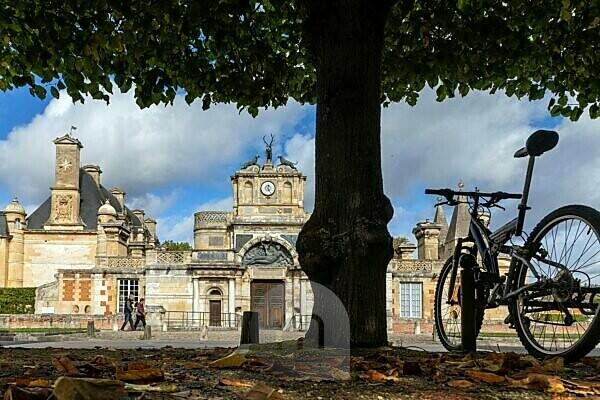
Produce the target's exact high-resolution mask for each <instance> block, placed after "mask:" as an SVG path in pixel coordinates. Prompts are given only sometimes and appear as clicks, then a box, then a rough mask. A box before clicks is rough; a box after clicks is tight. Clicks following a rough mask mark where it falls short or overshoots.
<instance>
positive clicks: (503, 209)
mask: <svg viewBox="0 0 600 400" xmlns="http://www.w3.org/2000/svg"><path fill="white" fill-rule="evenodd" d="M494 207H498V208H499V209H501V210H502V211H506V208H504V207H502V206H499V205H498V204H494Z"/></svg>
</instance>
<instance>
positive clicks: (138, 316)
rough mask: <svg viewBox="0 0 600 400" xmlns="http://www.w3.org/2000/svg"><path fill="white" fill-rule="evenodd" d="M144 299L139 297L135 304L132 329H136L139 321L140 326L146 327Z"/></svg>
mask: <svg viewBox="0 0 600 400" xmlns="http://www.w3.org/2000/svg"><path fill="white" fill-rule="evenodd" d="M144 302H145V301H144V299H140V301H138V302H137V303H136V305H135V324H134V325H133V330H137V326H138V324H139V323H140V322H141V323H142V327H143V328H146V310H145V309H144Z"/></svg>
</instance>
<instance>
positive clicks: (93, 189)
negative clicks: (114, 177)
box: [0, 169, 143, 231]
mask: <svg viewBox="0 0 600 400" xmlns="http://www.w3.org/2000/svg"><path fill="white" fill-rule="evenodd" d="M79 191H80V194H81V195H80V216H81V221H82V222H83V224H84V226H83V230H84V231H95V230H96V229H97V227H98V208H99V207H100V206H101V205H102V204H104V203H105V202H106V200H107V199H108V201H109V202H110V205H111V206H113V207H114V208H115V210H117V212H118V213H121V212H122V211H123V210H122V208H121V205H120V204H119V200H117V198H116V197H115V196H113V195H112V193H110V192H109V191H108V190H107V189H106V188H105V187H104V186H102V185H100V187H98V185H96V182H95V181H94V178H92V176H91V175H90V174H88V173H87V172H86V171H85V170H83V169H80V170H79ZM50 206H51V197H48V198H47V199H46V201H44V202H43V203H42V205H40V206H39V207H38V208H37V209H36V210H35V211H34V212H33V213H31V215H30V216H29V218H27V228H28V229H43V228H44V224H45V223H46V221H48V218H50ZM125 213H126V214H127V221H128V222H129V223H130V224H131V225H132V226H134V227H141V226H143V225H142V222H141V221H140V220H139V219H138V217H136V216H135V214H133V212H131V210H130V209H129V208H127V207H125ZM0 229H1V228H0Z"/></svg>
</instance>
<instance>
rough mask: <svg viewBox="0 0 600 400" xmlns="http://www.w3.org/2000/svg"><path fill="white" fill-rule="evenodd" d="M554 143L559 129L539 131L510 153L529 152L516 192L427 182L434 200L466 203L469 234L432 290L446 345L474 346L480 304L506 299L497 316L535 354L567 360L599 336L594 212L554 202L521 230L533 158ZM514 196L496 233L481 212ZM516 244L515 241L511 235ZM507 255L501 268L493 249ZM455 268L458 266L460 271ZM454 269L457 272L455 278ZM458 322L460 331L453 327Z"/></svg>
mask: <svg viewBox="0 0 600 400" xmlns="http://www.w3.org/2000/svg"><path fill="white" fill-rule="evenodd" d="M557 144H558V133H556V132H554V131H547V130H538V131H536V132H534V133H533V134H532V135H531V136H530V137H529V138H528V139H527V142H526V145H525V147H523V148H521V149H519V150H517V152H516V153H515V155H514V157H515V158H521V157H529V162H528V166H527V173H526V176H525V184H524V188H523V192H522V193H518V194H515V193H505V192H492V193H484V192H480V191H478V190H477V189H476V190H475V191H474V192H463V191H453V190H451V189H438V190H433V189H427V190H426V191H425V193H426V194H435V195H439V196H443V197H444V198H445V201H443V202H441V203H440V204H448V205H450V206H456V205H457V204H459V203H460V202H466V203H468V204H469V206H470V215H471V221H470V226H469V234H468V236H467V237H466V238H464V239H460V240H459V241H458V242H457V244H456V247H455V249H454V252H453V255H452V256H451V257H450V258H449V259H448V260H447V261H446V262H445V264H444V266H443V267H442V269H441V271H440V274H439V277H438V282H437V286H436V291H435V301H434V304H435V305H434V307H435V310H434V314H435V325H436V330H437V334H438V337H439V339H440V341H441V343H442V345H443V346H444V347H445V348H446V349H447V350H449V351H461V350H465V351H466V350H469V348H472V349H474V348H475V346H474V344H475V339H476V337H477V336H478V334H479V331H480V329H481V326H482V323H483V319H484V314H485V310H487V309H492V308H497V307H499V306H508V316H507V317H506V319H505V321H504V323H506V324H508V325H509V326H510V327H511V328H514V329H516V331H517V334H518V337H519V339H520V341H521V343H522V344H523V346H524V347H525V348H526V350H527V351H528V352H529V353H530V354H532V355H534V356H536V357H548V356H561V357H563V358H564V359H565V360H566V361H573V360H575V359H578V358H580V357H583V356H584V355H586V354H587V353H588V352H589V351H591V350H592V349H593V348H594V347H595V346H596V345H597V344H598V342H599V341H600V315H599V314H600V213H599V212H598V211H597V210H595V209H593V208H591V207H588V206H584V205H568V206H565V207H561V208H558V209H556V210H554V211H553V212H551V213H550V214H548V215H547V216H546V217H544V218H543V219H542V220H541V221H540V222H539V223H538V224H537V225H536V226H535V228H534V229H533V230H532V231H531V233H530V234H529V235H528V236H526V235H525V234H524V232H523V225H524V221H525V215H526V213H527V210H529V209H530V207H529V206H528V205H527V201H528V197H529V191H530V187H531V181H532V176H533V167H534V163H535V159H536V158H537V157H539V156H541V155H542V154H543V153H545V152H547V151H550V150H552V149H553V148H554V147H555V146H556V145H557ZM507 199H517V200H518V199H520V200H521V201H520V203H519V206H518V207H517V208H518V215H517V217H516V218H514V219H513V220H511V221H509V222H508V223H506V224H505V225H503V226H502V227H500V228H499V229H497V230H496V231H495V232H491V231H490V230H489V229H488V228H487V227H486V225H485V224H484V221H483V219H482V218H480V217H482V215H483V211H488V212H489V210H490V209H491V208H493V207H498V208H501V209H504V207H502V206H500V205H499V204H498V203H499V202H500V201H502V200H507ZM519 237H520V238H521V239H522V240H523V242H522V243H523V244H514V243H513V238H519ZM500 254H507V255H509V257H510V265H509V267H508V272H506V274H504V275H502V276H501V275H500V271H499V268H498V255H500ZM459 267H460V271H459ZM459 273H460V279H458V276H459ZM459 326H460V328H461V329H460V330H458V329H457V328H458V327H459Z"/></svg>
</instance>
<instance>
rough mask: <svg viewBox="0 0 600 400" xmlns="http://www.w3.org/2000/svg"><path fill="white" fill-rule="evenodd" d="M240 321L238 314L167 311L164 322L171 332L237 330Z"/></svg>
mask: <svg viewBox="0 0 600 400" xmlns="http://www.w3.org/2000/svg"><path fill="white" fill-rule="evenodd" d="M240 319H241V317H240V315H239V314H236V313H220V314H215V313H210V312H194V311H167V312H165V317H164V322H165V323H166V324H167V329H169V330H197V329H202V328H204V327H208V328H224V329H237V328H238V326H239V325H240Z"/></svg>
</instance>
